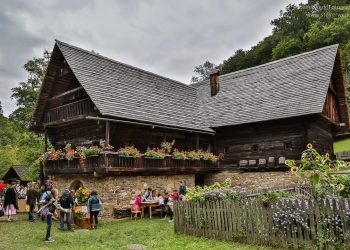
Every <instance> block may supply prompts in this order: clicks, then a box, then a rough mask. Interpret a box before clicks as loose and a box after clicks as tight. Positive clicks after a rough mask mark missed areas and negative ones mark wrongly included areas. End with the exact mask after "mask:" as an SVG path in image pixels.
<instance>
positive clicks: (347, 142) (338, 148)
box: [334, 138, 350, 153]
mask: <svg viewBox="0 0 350 250" xmlns="http://www.w3.org/2000/svg"><path fill="white" fill-rule="evenodd" d="M349 150H350V138H347V139H344V140H341V141H338V142H336V143H334V152H335V153H337V152H342V151H349Z"/></svg>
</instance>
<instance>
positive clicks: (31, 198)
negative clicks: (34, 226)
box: [26, 183, 39, 222]
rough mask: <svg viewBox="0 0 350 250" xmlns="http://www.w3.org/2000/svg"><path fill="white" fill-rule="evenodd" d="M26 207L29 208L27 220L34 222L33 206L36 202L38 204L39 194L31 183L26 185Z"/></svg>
mask: <svg viewBox="0 0 350 250" xmlns="http://www.w3.org/2000/svg"><path fill="white" fill-rule="evenodd" d="M26 196H27V202H26V203H27V205H28V206H29V220H30V221H32V222H34V221H35V217H34V208H35V204H36V203H37V202H38V203H39V194H38V192H37V191H36V189H35V186H34V184H33V183H29V184H28V190H27V194H26Z"/></svg>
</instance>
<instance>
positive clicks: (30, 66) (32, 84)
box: [10, 50, 50, 128]
mask: <svg viewBox="0 0 350 250" xmlns="http://www.w3.org/2000/svg"><path fill="white" fill-rule="evenodd" d="M49 60H50V53H49V52H48V51H46V50H45V51H44V53H43V57H41V58H33V59H31V60H29V61H28V62H27V63H26V64H24V69H25V70H26V71H27V72H28V79H27V81H26V82H20V83H19V86H18V87H15V88H12V96H11V97H12V98H13V99H15V100H16V105H17V109H15V110H14V111H13V112H12V113H11V115H10V119H12V120H14V121H16V123H18V124H20V125H22V126H23V127H27V128H28V127H29V123H30V120H31V118H32V114H33V111H34V108H35V104H36V102H37V99H38V96H39V89H40V87H41V85H42V82H43V80H44V76H45V72H46V68H47V65H48V62H49Z"/></svg>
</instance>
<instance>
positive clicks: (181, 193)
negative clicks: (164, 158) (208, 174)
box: [179, 181, 187, 200]
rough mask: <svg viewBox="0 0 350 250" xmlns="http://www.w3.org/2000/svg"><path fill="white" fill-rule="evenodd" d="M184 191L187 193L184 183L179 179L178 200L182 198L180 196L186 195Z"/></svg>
mask: <svg viewBox="0 0 350 250" xmlns="http://www.w3.org/2000/svg"><path fill="white" fill-rule="evenodd" d="M186 193H187V187H186V183H185V182H184V181H180V187H179V196H180V200H182V198H183V197H184V196H185V195H186Z"/></svg>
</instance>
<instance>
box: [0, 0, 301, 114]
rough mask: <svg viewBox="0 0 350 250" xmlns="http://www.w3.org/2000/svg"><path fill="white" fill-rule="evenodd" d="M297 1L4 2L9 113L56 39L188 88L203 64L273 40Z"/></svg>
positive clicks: (2, 67) (2, 77)
mask: <svg viewBox="0 0 350 250" xmlns="http://www.w3.org/2000/svg"><path fill="white" fill-rule="evenodd" d="M303 1H304V2H305V0H303ZM290 2H297V3H298V2H299V1H295V0H289V1H286V0H283V1H279V0H264V1H263V0H255V1H238V0H236V1H232V0H221V1H214V0H197V1H195V0H178V1H164V0H147V1H144V0H142V1H141V0H133V1H123V0H118V1H117V0H105V1H101V0H89V1H85V0H75V1H71V0H50V1H47V0H36V1H27V0H22V1H5V0H4V1H1V0H0V4H1V8H0V35H1V39H0V84H1V90H0V100H1V102H2V103H3V106H4V110H5V114H9V112H11V111H12V110H13V109H14V105H13V103H12V102H11V101H10V95H11V92H10V89H11V87H14V86H16V84H17V83H18V82H20V81H23V80H25V79H26V75H25V72H24V71H23V69H21V67H22V65H23V64H24V63H25V62H26V60H27V59H29V58H31V57H34V56H41V54H42V51H43V50H44V49H51V48H52V46H53V43H54V39H55V38H57V39H59V40H62V41H65V42H68V43H71V44H73V45H76V46H80V47H83V48H85V49H88V50H92V49H94V50H95V51H97V52H98V53H100V54H102V55H105V56H108V57H110V58H113V59H115V60H118V61H122V62H125V63H129V64H132V65H134V66H137V67H141V68H144V69H146V70H150V71H153V72H155V73H158V74H161V75H164V76H167V77H170V78H174V79H176V80H179V81H182V82H185V83H188V82H189V80H190V77H191V75H192V71H193V68H194V67H195V66H196V65H199V64H201V63H203V62H204V61H205V60H210V61H213V62H215V63H220V62H222V60H224V59H226V58H227V57H229V56H230V55H232V53H233V52H234V51H235V50H237V49H240V48H244V49H248V48H249V47H250V46H252V45H254V44H255V43H256V42H258V41H259V40H261V39H262V38H263V37H264V36H266V35H268V34H269V33H270V32H271V28H272V27H271V26H270V24H269V23H270V20H271V19H273V18H276V17H277V16H278V15H279V10H281V9H283V8H284V7H285V6H286V5H287V4H288V3H290Z"/></svg>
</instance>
